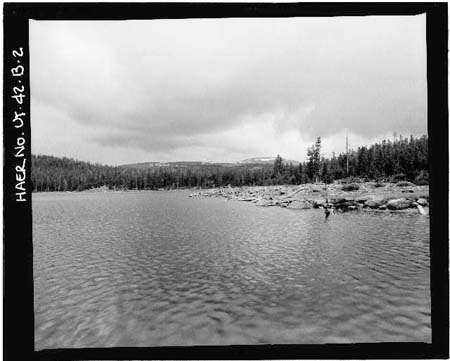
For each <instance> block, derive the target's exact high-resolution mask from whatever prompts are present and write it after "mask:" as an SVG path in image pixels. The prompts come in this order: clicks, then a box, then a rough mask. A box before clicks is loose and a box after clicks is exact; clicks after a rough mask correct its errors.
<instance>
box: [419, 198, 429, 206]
mask: <svg viewBox="0 0 450 361" xmlns="http://www.w3.org/2000/svg"><path fill="white" fill-rule="evenodd" d="M417 204H419V205H421V206H422V207H425V206H427V205H428V202H427V200H426V199H425V198H419V199H418V200H417Z"/></svg>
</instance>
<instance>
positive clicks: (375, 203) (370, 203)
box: [364, 199, 386, 209]
mask: <svg viewBox="0 0 450 361" xmlns="http://www.w3.org/2000/svg"><path fill="white" fill-rule="evenodd" d="M385 203H386V201H385V200H384V199H369V200H367V201H366V202H364V207H369V208H372V209H373V208H380V207H381V206H382V205H384V204H385Z"/></svg>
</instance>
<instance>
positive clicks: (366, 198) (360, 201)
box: [355, 196, 369, 203]
mask: <svg viewBox="0 0 450 361" xmlns="http://www.w3.org/2000/svg"><path fill="white" fill-rule="evenodd" d="M368 200H369V196H359V197H356V198H355V201H356V202H358V203H365V202H367V201H368Z"/></svg>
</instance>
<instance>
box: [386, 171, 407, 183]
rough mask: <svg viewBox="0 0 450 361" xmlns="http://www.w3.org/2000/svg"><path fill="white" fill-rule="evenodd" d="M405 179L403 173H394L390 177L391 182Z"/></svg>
mask: <svg viewBox="0 0 450 361" xmlns="http://www.w3.org/2000/svg"><path fill="white" fill-rule="evenodd" d="M405 180H406V175H405V174H403V173H398V174H394V175H393V176H392V177H391V179H390V181H391V182H392V183H397V182H400V181H405Z"/></svg>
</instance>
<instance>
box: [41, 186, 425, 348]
mask: <svg viewBox="0 0 450 361" xmlns="http://www.w3.org/2000/svg"><path fill="white" fill-rule="evenodd" d="M188 194H189V191H161V192H158V191H143V192H123V193H122V192H109V193H89V192H82V193H37V194H33V247H34V260H33V262H34V297H35V347H36V349H37V350H39V349H45V348H61V347H69V348H77V347H119V346H135V347H140V346H142V347H148V346H172V345H229V344H265V343H296V344H298V343H342V342H344V343H347V342H382V341H389V342H395V341H409V342H412V341H417V342H431V319H430V316H431V307H430V302H431V300H430V272H429V263H430V258H429V234H430V232H429V218H428V216H426V217H424V216H420V215H419V214H392V213H370V212H348V213H342V214H340V213H339V214H334V215H331V216H330V217H329V218H328V220H327V221H325V219H324V214H323V211H321V210H314V209H313V210H289V209H285V208H280V207H267V208H265V207H257V206H255V205H254V204H251V203H247V202H235V201H226V200H225V199H222V198H189V197H188Z"/></svg>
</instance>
